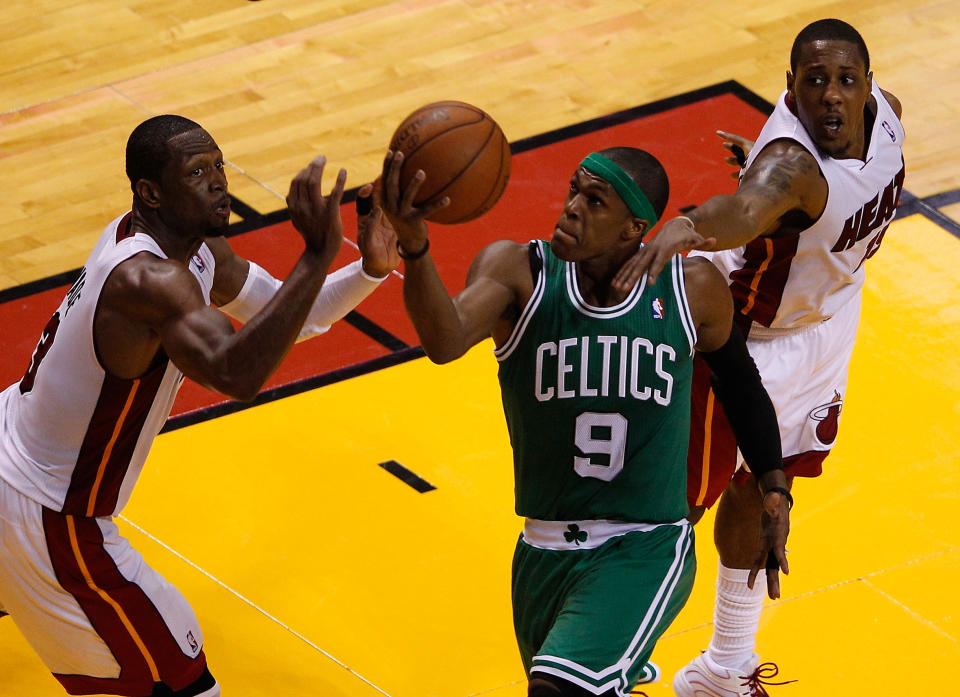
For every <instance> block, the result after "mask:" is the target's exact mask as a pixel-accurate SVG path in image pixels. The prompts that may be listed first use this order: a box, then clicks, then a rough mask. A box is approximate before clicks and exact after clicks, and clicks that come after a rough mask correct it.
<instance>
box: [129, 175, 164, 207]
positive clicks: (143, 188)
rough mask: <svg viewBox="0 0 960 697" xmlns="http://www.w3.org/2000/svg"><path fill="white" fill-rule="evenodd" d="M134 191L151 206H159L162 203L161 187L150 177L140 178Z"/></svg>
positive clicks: (134, 186)
mask: <svg viewBox="0 0 960 697" xmlns="http://www.w3.org/2000/svg"><path fill="white" fill-rule="evenodd" d="M133 191H134V193H136V195H137V198H139V199H140V200H141V201H143V202H144V203H145V204H146V205H148V206H150V208H157V207H158V206H159V205H160V187H159V186H157V185H156V184H155V183H154V182H152V181H150V180H149V179H138V180H137V183H136V184H134V185H133Z"/></svg>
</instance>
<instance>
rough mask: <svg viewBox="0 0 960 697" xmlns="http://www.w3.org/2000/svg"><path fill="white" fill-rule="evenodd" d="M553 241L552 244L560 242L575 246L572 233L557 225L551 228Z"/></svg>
mask: <svg viewBox="0 0 960 697" xmlns="http://www.w3.org/2000/svg"><path fill="white" fill-rule="evenodd" d="M553 240H554V242H560V243H565V244H576V243H577V238H576V236H575V235H574V234H573V233H570V232H567V231H566V230H564V229H563V228H562V227H560V225H559V224H557V226H556V227H555V228H553Z"/></svg>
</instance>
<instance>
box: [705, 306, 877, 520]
mask: <svg viewBox="0 0 960 697" xmlns="http://www.w3.org/2000/svg"><path fill="white" fill-rule="evenodd" d="M859 320H860V296H859V295H858V296H857V297H856V298H855V299H854V300H851V301H850V302H849V303H847V304H846V305H845V306H844V307H843V309H841V310H840V312H838V313H837V314H835V315H834V316H833V317H831V318H830V319H828V320H826V321H824V322H820V323H819V324H815V325H810V326H807V327H800V328H797V329H767V328H765V327H758V326H757V325H756V324H755V325H754V326H753V328H752V329H751V330H750V336H749V337H748V338H747V348H748V349H749V350H750V355H751V356H753V360H754V362H755V363H756V364H757V369H758V370H759V371H760V377H761V378H762V379H763V386H764V387H765V388H766V390H767V393H768V394H769V395H770V399H771V400H772V401H773V406H774V408H775V409H776V412H777V422H778V424H779V425H780V441H781V445H782V447H783V466H784V471H785V472H786V474H787V476H794V477H817V476H819V475H820V473H821V471H822V464H823V461H824V459H826V457H827V455H828V454H829V453H830V448H831V447H833V443H834V442H835V441H836V438H837V431H838V428H839V424H840V412H841V411H842V410H843V399H844V394H845V393H846V389H847V368H848V366H849V364H850V356H851V354H852V353H853V344H854V341H855V340H856V336H857V324H858V322H859ZM741 464H743V459H742V457H741V456H740V453H739V451H738V450H737V444H736V440H735V439H734V437H733V433H732V432H731V431H730V426H729V424H728V423H727V419H726V417H725V416H724V414H723V410H722V409H721V407H720V405H719V403H718V402H717V401H716V399H715V395H714V393H713V390H712V389H711V388H710V369H709V368H708V367H707V365H706V363H705V362H704V361H703V359H701V358H699V357H698V358H697V360H696V361H695V363H694V375H693V390H692V398H691V409H690V449H689V451H688V454H687V501H688V503H689V504H690V505H691V506H707V507H710V506H712V505H713V504H714V503H716V501H717V499H718V498H720V494H722V493H723V490H724V489H726V488H727V484H729V483H730V479H731V478H732V477H733V476H734V473H735V472H736V473H737V476H738V477H740V476H743V477H746V472H745V471H744V470H743V469H740V471H739V472H738V471H737V470H738V468H739V466H740V465H741Z"/></svg>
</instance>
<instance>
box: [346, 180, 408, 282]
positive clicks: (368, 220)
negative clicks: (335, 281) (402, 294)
mask: <svg viewBox="0 0 960 697" xmlns="http://www.w3.org/2000/svg"><path fill="white" fill-rule="evenodd" d="M374 188H375V185H374V184H365V185H364V186H363V187H361V189H360V191H359V192H357V246H358V247H359V248H360V255H361V256H362V257H363V270H364V272H366V273H367V274H368V275H370V276H373V277H374V278H383V277H384V276H386V275H387V274H388V273H390V272H391V271H393V270H394V269H395V268H397V266H398V265H399V264H400V255H399V254H398V253H397V235H396V233H395V232H394V230H393V226H392V225H391V224H390V221H389V220H388V219H387V217H386V216H385V215H384V214H383V208H382V207H381V206H380V203H379V201H378V199H379V198H380V196H379V192H375V191H374Z"/></svg>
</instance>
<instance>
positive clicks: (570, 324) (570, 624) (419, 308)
mask: <svg viewBox="0 0 960 697" xmlns="http://www.w3.org/2000/svg"><path fill="white" fill-rule="evenodd" d="M402 160H403V155H402V153H399V152H398V153H387V157H386V160H385V163H384V175H383V180H382V188H383V191H382V196H381V198H382V202H381V203H382V207H383V211H384V213H385V214H386V216H387V218H389V220H390V222H391V223H392V225H393V227H394V229H395V230H396V233H397V240H398V249H399V251H400V253H401V256H402V257H403V258H404V259H405V260H406V263H405V273H404V288H403V292H404V302H405V304H406V307H407V312H408V314H409V315H410V318H411V320H412V321H413V324H414V326H415V327H416V330H417V333H418V335H419V337H420V340H421V342H422V344H423V348H424V350H425V351H426V353H427V355H428V356H429V357H430V358H431V359H432V360H433V361H435V362H437V363H445V362H447V361H451V360H454V359H456V358H458V357H460V356H462V355H463V354H464V353H465V352H466V351H467V350H468V349H469V348H470V347H471V346H473V345H475V344H477V343H478V342H480V341H482V340H484V339H486V338H487V337H492V338H493V341H494V344H495V346H496V349H495V353H496V356H497V359H498V361H499V362H500V370H499V378H500V385H501V393H502V396H503V407H504V413H505V415H506V418H507V425H508V429H509V433H510V440H511V445H512V446H513V450H514V472H515V479H516V510H517V513H518V514H519V515H521V516H523V517H524V518H525V523H524V530H523V533H522V535H521V536H520V539H519V541H518V542H517V549H516V553H515V555H514V563H513V606H514V625H515V629H516V633H517V641H518V644H519V647H520V653H521V657H522V659H523V663H524V668H525V670H526V671H527V675H528V680H529V682H528V685H529V688H528V694H529V695H531V696H532V697H557V696H560V697H580V696H584V695H604V696H609V697H612V696H614V695H617V696H623V695H626V694H628V693H629V691H630V690H631V689H632V688H633V687H634V686H635V685H636V684H637V683H638V682H642V681H648V680H649V679H650V678H651V677H652V674H651V673H652V671H651V668H650V667H649V665H648V662H647V661H648V658H649V657H650V654H651V653H652V651H653V647H654V644H655V643H656V641H657V639H658V638H659V637H660V636H661V635H662V634H663V632H664V631H665V630H666V628H667V627H668V626H669V624H670V622H671V621H672V620H673V618H674V617H676V615H677V613H678V612H679V611H680V609H681V608H682V607H683V604H684V603H685V602H686V600H687V598H688V596H689V594H690V590H691V588H692V586H693V577H694V570H695V560H694V555H693V531H692V527H691V526H690V525H689V523H688V522H687V521H686V518H685V517H686V515H687V513H688V509H687V504H686V451H687V442H688V436H689V411H690V410H689V405H690V376H691V366H692V359H693V353H694V350H696V351H700V352H702V354H703V355H704V356H705V358H707V360H708V362H709V364H710V366H711V368H712V369H713V370H714V372H715V373H716V374H717V378H718V386H717V394H718V397H719V398H720V399H721V400H722V401H723V404H724V407H725V409H726V411H727V413H728V414H733V416H732V417H731V421H732V422H735V424H734V428H735V430H737V435H738V436H741V438H742V442H741V449H742V451H743V453H744V457H745V459H746V460H747V462H748V463H749V464H750V465H751V467H752V468H753V470H754V472H755V473H756V474H757V478H758V482H759V485H760V487H761V491H762V493H763V501H764V513H763V521H762V522H763V524H762V535H763V537H764V544H763V555H762V556H761V557H760V558H758V559H757V561H756V564H755V566H754V569H753V574H754V577H755V575H756V574H757V573H759V572H760V570H761V569H763V568H766V573H767V574H768V576H770V575H776V574H777V572H778V569H781V568H782V569H783V571H784V572H786V571H787V563H786V557H785V550H784V544H785V542H786V537H787V532H788V529H789V513H788V498H789V495H788V493H787V490H786V488H785V486H786V480H785V478H784V476H783V471H782V469H781V461H780V460H781V458H780V441H779V435H778V431H777V422H776V414H775V413H774V411H773V407H772V404H771V403H770V400H769V398H768V397H767V395H766V392H765V391H764V390H763V387H762V385H761V383H760V378H759V375H758V374H757V371H756V368H755V367H754V365H753V363H752V361H751V360H750V358H749V355H748V354H747V352H746V347H745V346H744V344H743V340H742V339H741V338H739V336H740V335H739V334H738V333H736V332H734V333H731V323H732V316H733V302H732V299H731V296H730V292H729V290H728V288H727V284H726V282H725V281H724V279H723V276H722V275H721V274H720V273H719V272H718V271H717V270H716V268H715V267H714V266H713V265H712V264H710V263H709V262H705V261H702V260H694V259H691V260H683V259H682V258H681V257H680V256H676V257H675V258H674V259H673V260H672V262H671V272H670V273H664V274H661V276H660V278H658V279H657V282H656V283H655V284H649V283H647V282H646V279H641V280H640V281H639V282H638V283H637V284H636V285H635V286H634V287H633V288H631V289H630V290H629V291H627V292H620V291H618V290H616V289H615V288H614V287H613V286H612V284H611V280H612V278H613V277H614V275H615V274H616V272H617V270H618V269H619V268H620V266H621V264H623V263H624V261H626V260H627V259H629V258H630V257H631V256H632V255H633V254H634V253H635V252H636V250H637V248H638V246H639V245H640V241H641V238H642V237H643V235H644V234H645V233H646V232H647V230H649V229H650V228H652V227H653V225H655V224H656V220H657V218H658V217H659V216H660V215H661V214H662V213H663V210H664V208H665V206H666V202H667V197H668V191H669V184H668V181H667V176H666V173H665V172H664V171H663V167H662V166H661V165H660V163H659V162H658V161H657V160H656V158H654V157H653V156H652V155H650V154H649V153H646V152H644V151H642V150H637V149H634V148H610V149H607V150H604V151H602V152H600V153H591V154H590V155H588V156H587V157H586V158H585V159H584V160H583V162H581V164H580V166H579V167H578V168H577V170H576V171H575V172H574V173H573V176H572V178H571V180H570V188H569V191H568V193H567V197H566V202H565V204H564V209H563V213H562V215H561V216H560V219H559V221H558V222H557V225H556V227H555V229H554V230H553V235H552V239H551V240H549V241H546V240H535V241H533V242H531V243H529V244H517V243H515V242H511V241H500V242H495V243H493V244H491V245H489V246H488V247H486V248H485V249H483V250H482V251H481V252H480V253H479V254H478V255H477V257H476V258H475V259H474V261H473V264H472V265H471V267H470V271H469V273H468V276H467V282H466V288H465V289H464V290H463V291H462V292H460V293H459V294H457V295H456V297H454V298H451V297H450V295H449V294H448V293H447V291H446V289H445V288H444V285H443V283H442V281H441V280H440V277H439V275H438V274H437V270H436V267H435V266H434V264H433V261H432V259H431V257H430V254H429V252H428V248H429V245H428V239H427V233H428V229H427V225H426V223H425V218H426V217H427V216H429V215H430V214H432V213H433V212H435V211H436V210H438V209H439V208H440V207H442V206H443V205H445V201H440V202H437V203H436V204H434V205H429V206H424V207H416V206H414V205H413V203H412V202H413V201H414V200H415V197H416V193H417V189H418V188H419V186H420V184H421V183H422V181H423V178H424V175H423V173H422V172H418V173H417V174H416V176H415V177H414V179H413V180H412V181H411V183H410V184H409V185H408V186H407V187H406V189H404V190H403V191H401V190H400V186H399V172H400V166H401V165H402Z"/></svg>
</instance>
